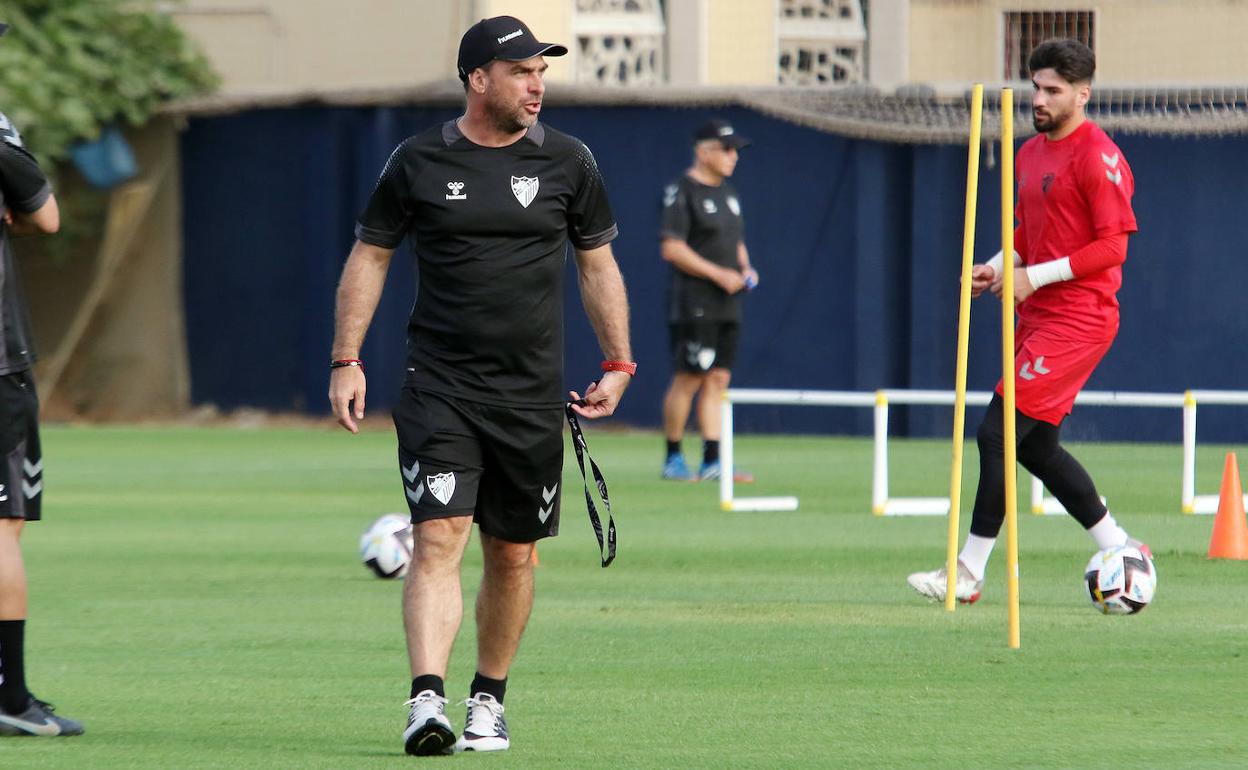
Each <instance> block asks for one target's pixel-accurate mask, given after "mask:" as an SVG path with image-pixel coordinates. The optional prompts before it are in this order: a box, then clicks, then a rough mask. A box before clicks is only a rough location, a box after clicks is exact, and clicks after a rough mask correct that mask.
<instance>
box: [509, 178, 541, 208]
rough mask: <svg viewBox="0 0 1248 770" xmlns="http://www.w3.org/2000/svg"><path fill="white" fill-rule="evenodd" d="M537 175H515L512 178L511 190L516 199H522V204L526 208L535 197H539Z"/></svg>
mask: <svg viewBox="0 0 1248 770" xmlns="http://www.w3.org/2000/svg"><path fill="white" fill-rule="evenodd" d="M537 185H538V181H537V177H535V176H513V177H512V178H511V192H512V194H513V195H515V196H516V200H518V201H520V205H521V206H524V207H525V208H526V209H527V208H528V207H529V204H530V203H532V202H533V199H534V198H536V197H537Z"/></svg>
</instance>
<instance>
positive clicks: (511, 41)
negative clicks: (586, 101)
mask: <svg viewBox="0 0 1248 770" xmlns="http://www.w3.org/2000/svg"><path fill="white" fill-rule="evenodd" d="M567 52H568V49H567V48H566V47H564V46H561V45H559V44H558V43H540V42H538V40H537V38H535V37H533V33H532V32H530V31H529V28H528V27H527V26H526V25H525V23H524V22H522V21H520V20H519V19H517V18H516V17H514V16H495V17H494V18H492V19H482V20H481V21H479V22H477V23H476V24H473V25H472V26H471V27H469V28H468V31H467V32H465V33H464V36H463V37H462V38H460V41H459V79H460V80H462V81H464V82H465V83H466V82H468V73H469V72H472V71H473V70H475V69H476V68H477V67H484V66H485V65H487V64H489V63H490V62H492V61H494V60H495V59H501V60H502V61H524V60H525V59H532V58H533V57H534V56H563V55H565V54H567Z"/></svg>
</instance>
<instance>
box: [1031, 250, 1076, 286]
mask: <svg viewBox="0 0 1248 770" xmlns="http://www.w3.org/2000/svg"><path fill="white" fill-rule="evenodd" d="M1074 277H1075V274H1074V272H1073V271H1072V270H1071V269H1070V257H1062V258H1061V259H1055V260H1053V261H1051V262H1041V263H1040V264H1038V265H1032V266H1031V267H1029V268H1027V280H1029V281H1031V285H1032V288H1036V289H1039V288H1040V287H1041V286H1048V285H1049V284H1051V283H1057V282H1059V281H1069V280H1070V279H1072V278H1074Z"/></svg>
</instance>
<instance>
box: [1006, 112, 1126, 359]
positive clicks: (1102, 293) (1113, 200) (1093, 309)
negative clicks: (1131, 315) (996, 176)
mask: <svg viewBox="0 0 1248 770" xmlns="http://www.w3.org/2000/svg"><path fill="white" fill-rule="evenodd" d="M1015 169H1016V175H1017V177H1018V203H1017V206H1016V208H1015V217H1016V218H1017V220H1018V229H1017V230H1016V231H1015V236H1014V241H1015V243H1014V249H1015V250H1016V251H1017V252H1018V253H1019V254H1020V255H1021V256H1022V258H1023V265H1024V266H1029V265H1034V264H1038V263H1041V262H1048V261H1050V260H1054V259H1061V258H1062V257H1068V256H1070V255H1071V254H1073V253H1074V252H1075V251H1077V250H1078V249H1080V248H1082V247H1084V246H1087V245H1088V244H1089V243H1092V242H1093V241H1095V240H1097V239H1100V238H1106V237H1109V236H1111V235H1119V234H1122V233H1133V232H1135V231H1136V230H1137V229H1138V228H1137V227H1136V224H1135V212H1133V211H1132V210H1131V195H1132V194H1133V193H1134V192H1135V178H1134V177H1133V176H1132V174H1131V167H1130V166H1128V165H1127V159H1126V158H1124V157H1123V156H1122V151H1121V150H1119V149H1118V146H1117V145H1116V144H1114V142H1113V140H1111V139H1110V138H1109V137H1108V136H1107V135H1106V134H1105V132H1104V131H1102V130H1101V128H1100V127H1099V126H1097V125H1096V124H1094V123H1093V122H1092V121H1090V120H1088V121H1084V122H1083V124H1082V125H1080V126H1079V128H1077V129H1075V131H1074V133H1072V134H1071V135H1070V136H1067V137H1066V138H1064V139H1061V140H1058V141H1056V142H1053V141H1049V138H1048V137H1047V136H1045V135H1044V134H1039V135H1037V136H1035V137H1032V138H1031V139H1029V140H1028V141H1027V142H1026V143H1025V144H1023V146H1022V147H1021V148H1020V149H1019V151H1018V155H1017V156H1016V159H1015ZM1121 286H1122V266H1121V265H1117V266H1114V267H1111V268H1109V269H1107V270H1101V271H1099V272H1096V273H1092V274H1090V275H1085V276H1076V277H1075V278H1073V279H1072V280H1069V281H1059V282H1057V283H1051V284H1049V285H1047V286H1042V287H1040V288H1039V289H1037V290H1036V292H1035V294H1032V295H1031V296H1030V297H1028V298H1027V300H1026V301H1024V302H1023V303H1021V304H1020V305H1019V306H1018V318H1019V323H1020V324H1023V325H1025V326H1027V327H1030V328H1033V329H1035V328H1044V329H1046V330H1048V331H1051V332H1055V333H1057V334H1059V335H1060V336H1063V337H1069V338H1071V339H1075V340H1086V341H1094V342H1100V341H1105V340H1112V339H1113V338H1114V336H1115V335H1116V334H1117V333H1118V298H1117V296H1116V295H1117V293H1118V289H1119V287H1121Z"/></svg>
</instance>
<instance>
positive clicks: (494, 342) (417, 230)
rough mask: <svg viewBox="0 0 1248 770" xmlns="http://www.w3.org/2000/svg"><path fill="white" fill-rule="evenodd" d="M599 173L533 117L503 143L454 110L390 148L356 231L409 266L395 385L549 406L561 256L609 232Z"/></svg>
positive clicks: (558, 396) (569, 140) (559, 397)
mask: <svg viewBox="0 0 1248 770" xmlns="http://www.w3.org/2000/svg"><path fill="white" fill-rule="evenodd" d="M616 232H617V230H616V225H615V218H614V217H613V216H612V214H611V207H610V206H609V204H608V203H607V195H606V189H605V188H604V186H603V182H602V175H601V174H599V172H598V166H597V164H596V163H595V162H594V157H593V155H591V154H590V152H589V149H588V148H587V147H586V146H585V145H584V144H582V143H581V142H580V140H578V139H576V138H574V137H571V136H568V135H567V134H564V133H560V132H559V131H555V130H553V129H551V128H547V127H545V126H544V125H543V124H541V123H536V124H534V125H533V127H532V128H530V129H529V131H528V133H527V134H525V136H524V137H523V138H521V139H520V140H518V141H516V142H515V143H513V144H511V145H508V146H507V147H482V146H480V145H477V144H473V143H472V142H470V141H469V140H468V139H467V138H465V137H464V135H463V133H461V132H460V130H459V126H458V125H457V123H456V122H455V121H453V120H452V121H449V122H447V123H445V124H443V125H441V126H439V127H435V128H431V129H429V130H428V131H425V132H424V133H422V134H419V135H417V136H414V137H412V138H410V139H408V140H407V141H405V142H403V143H402V144H401V145H399V146H398V148H397V149H395V151H394V153H393V154H392V155H391V156H390V160H389V161H387V162H386V167H385V170H384V171H382V174H381V178H380V179H379V180H378V182H377V188H376V189H375V190H374V191H373V195H372V198H370V199H369V202H368V206H367V207H366V208H365V209H364V213H363V214H361V215H360V220H359V223H358V224H357V225H356V228H355V235H356V237H357V238H359V239H360V240H361V241H363V242H364V243H368V244H372V245H374V246H380V247H382V248H387V249H394V248H397V247H398V246H399V244H400V243H401V242H402V241H403V238H404V237H405V236H408V235H410V236H411V241H412V249H413V251H414V252H415V254H416V265H417V271H418V280H417V292H416V304H415V305H414V306H413V308H412V315H411V320H410V321H409V322H408V340H407V347H408V354H407V378H406V384H407V385H408V386H411V387H417V388H421V389H423V390H429V391H433V392H436V393H444V394H447V395H452V396H456V397H458V398H462V399H466V400H469V401H479V402H484V403H491V404H500V405H506V406H517V407H547V406H558V405H560V404H562V403H564V401H565V400H566V399H565V397H564V392H563V274H564V271H563V266H564V261H565V259H566V250H567V248H566V247H567V243H568V242H569V241H571V243H572V245H573V246H574V247H576V248H577V249H580V250H588V249H594V248H598V247H599V246H603V245H605V244H607V243H609V242H611V240H613V239H614V238H615V236H616Z"/></svg>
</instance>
